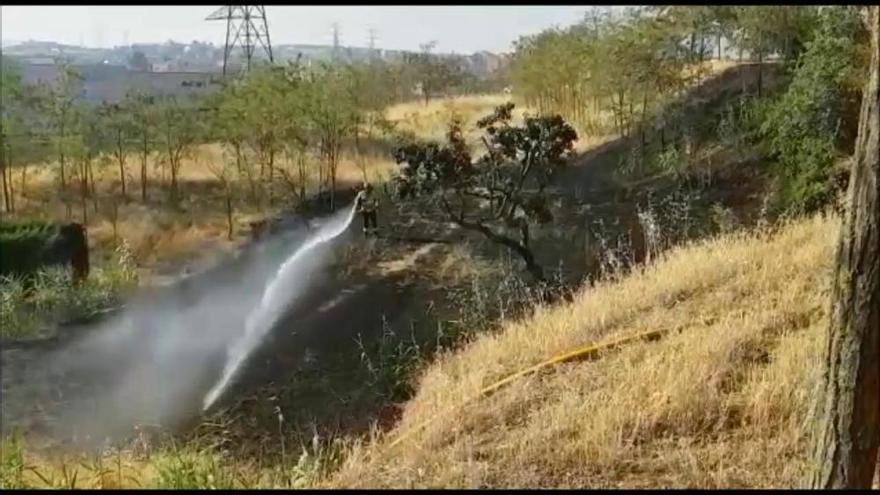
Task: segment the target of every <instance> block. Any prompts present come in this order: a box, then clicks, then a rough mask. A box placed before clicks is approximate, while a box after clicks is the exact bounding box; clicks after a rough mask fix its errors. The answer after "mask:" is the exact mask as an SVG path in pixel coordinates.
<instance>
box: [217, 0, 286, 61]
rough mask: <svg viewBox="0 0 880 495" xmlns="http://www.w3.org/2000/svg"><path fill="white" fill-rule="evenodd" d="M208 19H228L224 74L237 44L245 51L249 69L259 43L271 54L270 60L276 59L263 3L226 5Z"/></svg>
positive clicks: (224, 51)
mask: <svg viewBox="0 0 880 495" xmlns="http://www.w3.org/2000/svg"><path fill="white" fill-rule="evenodd" d="M206 20H209V21H220V20H225V21H226V46H225V47H224V50H223V75H224V76H225V75H226V66H227V64H228V63H229V55H230V53H232V50H234V49H235V47H236V46H241V48H242V50H243V51H244V55H245V60H247V70H250V69H251V59H252V58H253V56H254V51H255V50H256V48H257V46H258V45H259V47H261V48H262V49H263V50H264V51H265V52H266V54H267V55H268V56H269V62H274V61H275V59H274V58H273V57H272V43H271V41H270V40H269V24H268V21H267V20H266V8H265V7H264V6H263V5H225V6H223V7H220V8H219V9H217V10H216V11H214V13H213V14H211V15H209V16H208V17H207V19H206Z"/></svg>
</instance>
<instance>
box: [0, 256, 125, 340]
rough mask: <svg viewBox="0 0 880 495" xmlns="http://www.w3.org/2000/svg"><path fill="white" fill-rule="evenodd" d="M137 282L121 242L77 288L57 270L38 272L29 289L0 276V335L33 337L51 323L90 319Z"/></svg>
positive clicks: (17, 281)
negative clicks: (109, 258) (110, 258)
mask: <svg viewBox="0 0 880 495" xmlns="http://www.w3.org/2000/svg"><path fill="white" fill-rule="evenodd" d="M137 281H138V273H137V270H136V268H135V264H134V260H133V257H132V255H131V251H130V250H129V248H128V246H127V245H126V244H125V243H122V244H120V245H119V246H118V247H117V249H116V251H115V256H114V259H113V260H112V261H111V262H110V263H108V264H107V265H106V266H104V267H100V268H98V269H96V270H93V271H92V273H91V274H90V276H89V278H88V279H87V280H86V281H85V282H84V283H82V284H79V285H75V284H71V283H70V277H69V275H68V274H67V272H66V270H64V269H61V268H46V269H42V270H40V271H38V272H37V274H36V277H35V279H34V281H33V283H32V284H31V285H32V288H31V290H28V286H26V285H25V284H24V282H23V281H22V280H21V279H20V278H17V277H0V319H2V322H0V323H2V324H0V335H2V337H3V338H20V337H25V336H33V335H35V334H39V333H40V332H42V331H43V330H45V329H46V327H47V326H50V325H52V324H54V323H58V322H64V321H70V320H75V319H80V318H89V317H92V316H93V315H95V314H96V313H97V312H100V311H102V310H105V309H108V308H111V307H113V306H114V305H116V304H117V303H118V302H119V300H120V296H122V295H123V294H124V293H125V292H126V291H127V290H129V289H131V288H133V287H135V286H136V285H137Z"/></svg>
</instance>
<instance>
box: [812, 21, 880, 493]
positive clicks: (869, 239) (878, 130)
mask: <svg viewBox="0 0 880 495" xmlns="http://www.w3.org/2000/svg"><path fill="white" fill-rule="evenodd" d="M868 9H869V10H868V24H869V27H870V30H871V65H870V66H869V67H870V72H871V73H870V75H869V77H868V84H867V87H866V88H865V92H864V95H863V97H862V98H863V99H862V109H861V115H860V117H859V135H858V140H857V143H856V150H855V155H854V157H853V165H852V173H851V175H850V184H849V191H848V198H847V205H848V208H847V212H846V217H845V218H844V223H843V226H842V229H841V232H840V239H839V241H838V246H837V266H836V273H835V276H834V285H833V288H832V290H833V293H832V315H831V325H830V328H829V336H828V344H827V347H826V349H825V361H824V370H823V382H822V390H821V392H820V395H819V403H818V405H819V407H818V408H817V413H818V415H819V416H818V418H817V424H816V426H815V428H816V429H815V432H814V433H815V436H814V440H813V441H814V446H813V447H814V451H813V454H814V462H815V464H814V466H813V468H814V471H813V473H812V474H811V477H810V480H809V484H810V486H811V487H812V488H820V489H822V488H824V489H827V488H863V489H864V488H871V482H872V480H873V478H874V472H875V467H876V465H877V451H878V446H880V191H878V189H880V89H878V70H880V69H878V66H880V53H878V52H880V8H878V7H876V6H874V7H869V8H868Z"/></svg>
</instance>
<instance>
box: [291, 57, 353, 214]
mask: <svg viewBox="0 0 880 495" xmlns="http://www.w3.org/2000/svg"><path fill="white" fill-rule="evenodd" d="M346 76H347V74H346V73H345V71H344V69H343V68H341V67H339V66H330V65H326V66H324V67H322V68H321V69H320V70H319V71H317V72H314V73H312V74H310V77H309V78H308V79H307V81H308V82H307V83H306V85H305V88H304V90H305V96H304V106H303V107H304V110H305V115H307V116H308V119H309V128H310V130H311V132H312V133H313V135H314V141H315V142H316V144H317V147H318V154H319V156H321V160H322V165H323V166H322V167H321V173H320V174H319V175H320V180H321V187H322V188H324V187H326V190H327V191H328V192H329V196H330V208H331V209H335V208H336V204H335V201H336V177H337V170H338V168H339V160H340V158H341V152H342V144H343V141H344V139H345V138H346V137H347V136H350V135H351V134H352V132H353V130H354V128H355V126H356V125H357V123H358V122H359V121H360V115H359V111H358V108H357V106H356V104H355V102H354V100H353V99H352V93H351V92H350V91H349V90H348V84H349V81H348V80H347V77H346Z"/></svg>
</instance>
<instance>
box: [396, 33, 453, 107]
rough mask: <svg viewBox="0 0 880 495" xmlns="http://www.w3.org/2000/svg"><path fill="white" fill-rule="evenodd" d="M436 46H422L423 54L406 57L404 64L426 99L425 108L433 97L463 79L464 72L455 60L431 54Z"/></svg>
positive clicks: (407, 54)
mask: <svg viewBox="0 0 880 495" xmlns="http://www.w3.org/2000/svg"><path fill="white" fill-rule="evenodd" d="M435 46H436V42H434V41H432V42H430V43H425V44H422V45H421V50H422V51H421V52H418V53H406V54H405V55H404V62H405V64H406V65H407V67H408V69H409V71H410V73H411V74H412V77H413V80H415V81H416V83H417V84H418V86H419V89H420V90H421V93H422V96H423V97H424V99H425V106H428V102H429V101H430V99H431V97H432V96H436V95H437V94H439V93H442V92H443V91H446V90H448V89H449V88H451V87H453V86H455V85H456V84H459V83H460V82H461V80H462V78H463V71H461V69H460V68H459V66H458V64H457V63H456V62H455V61H454V60H450V59H444V58H441V57H438V56H436V55H434V54H433V53H431V51H432V50H433V49H434V47H435Z"/></svg>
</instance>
